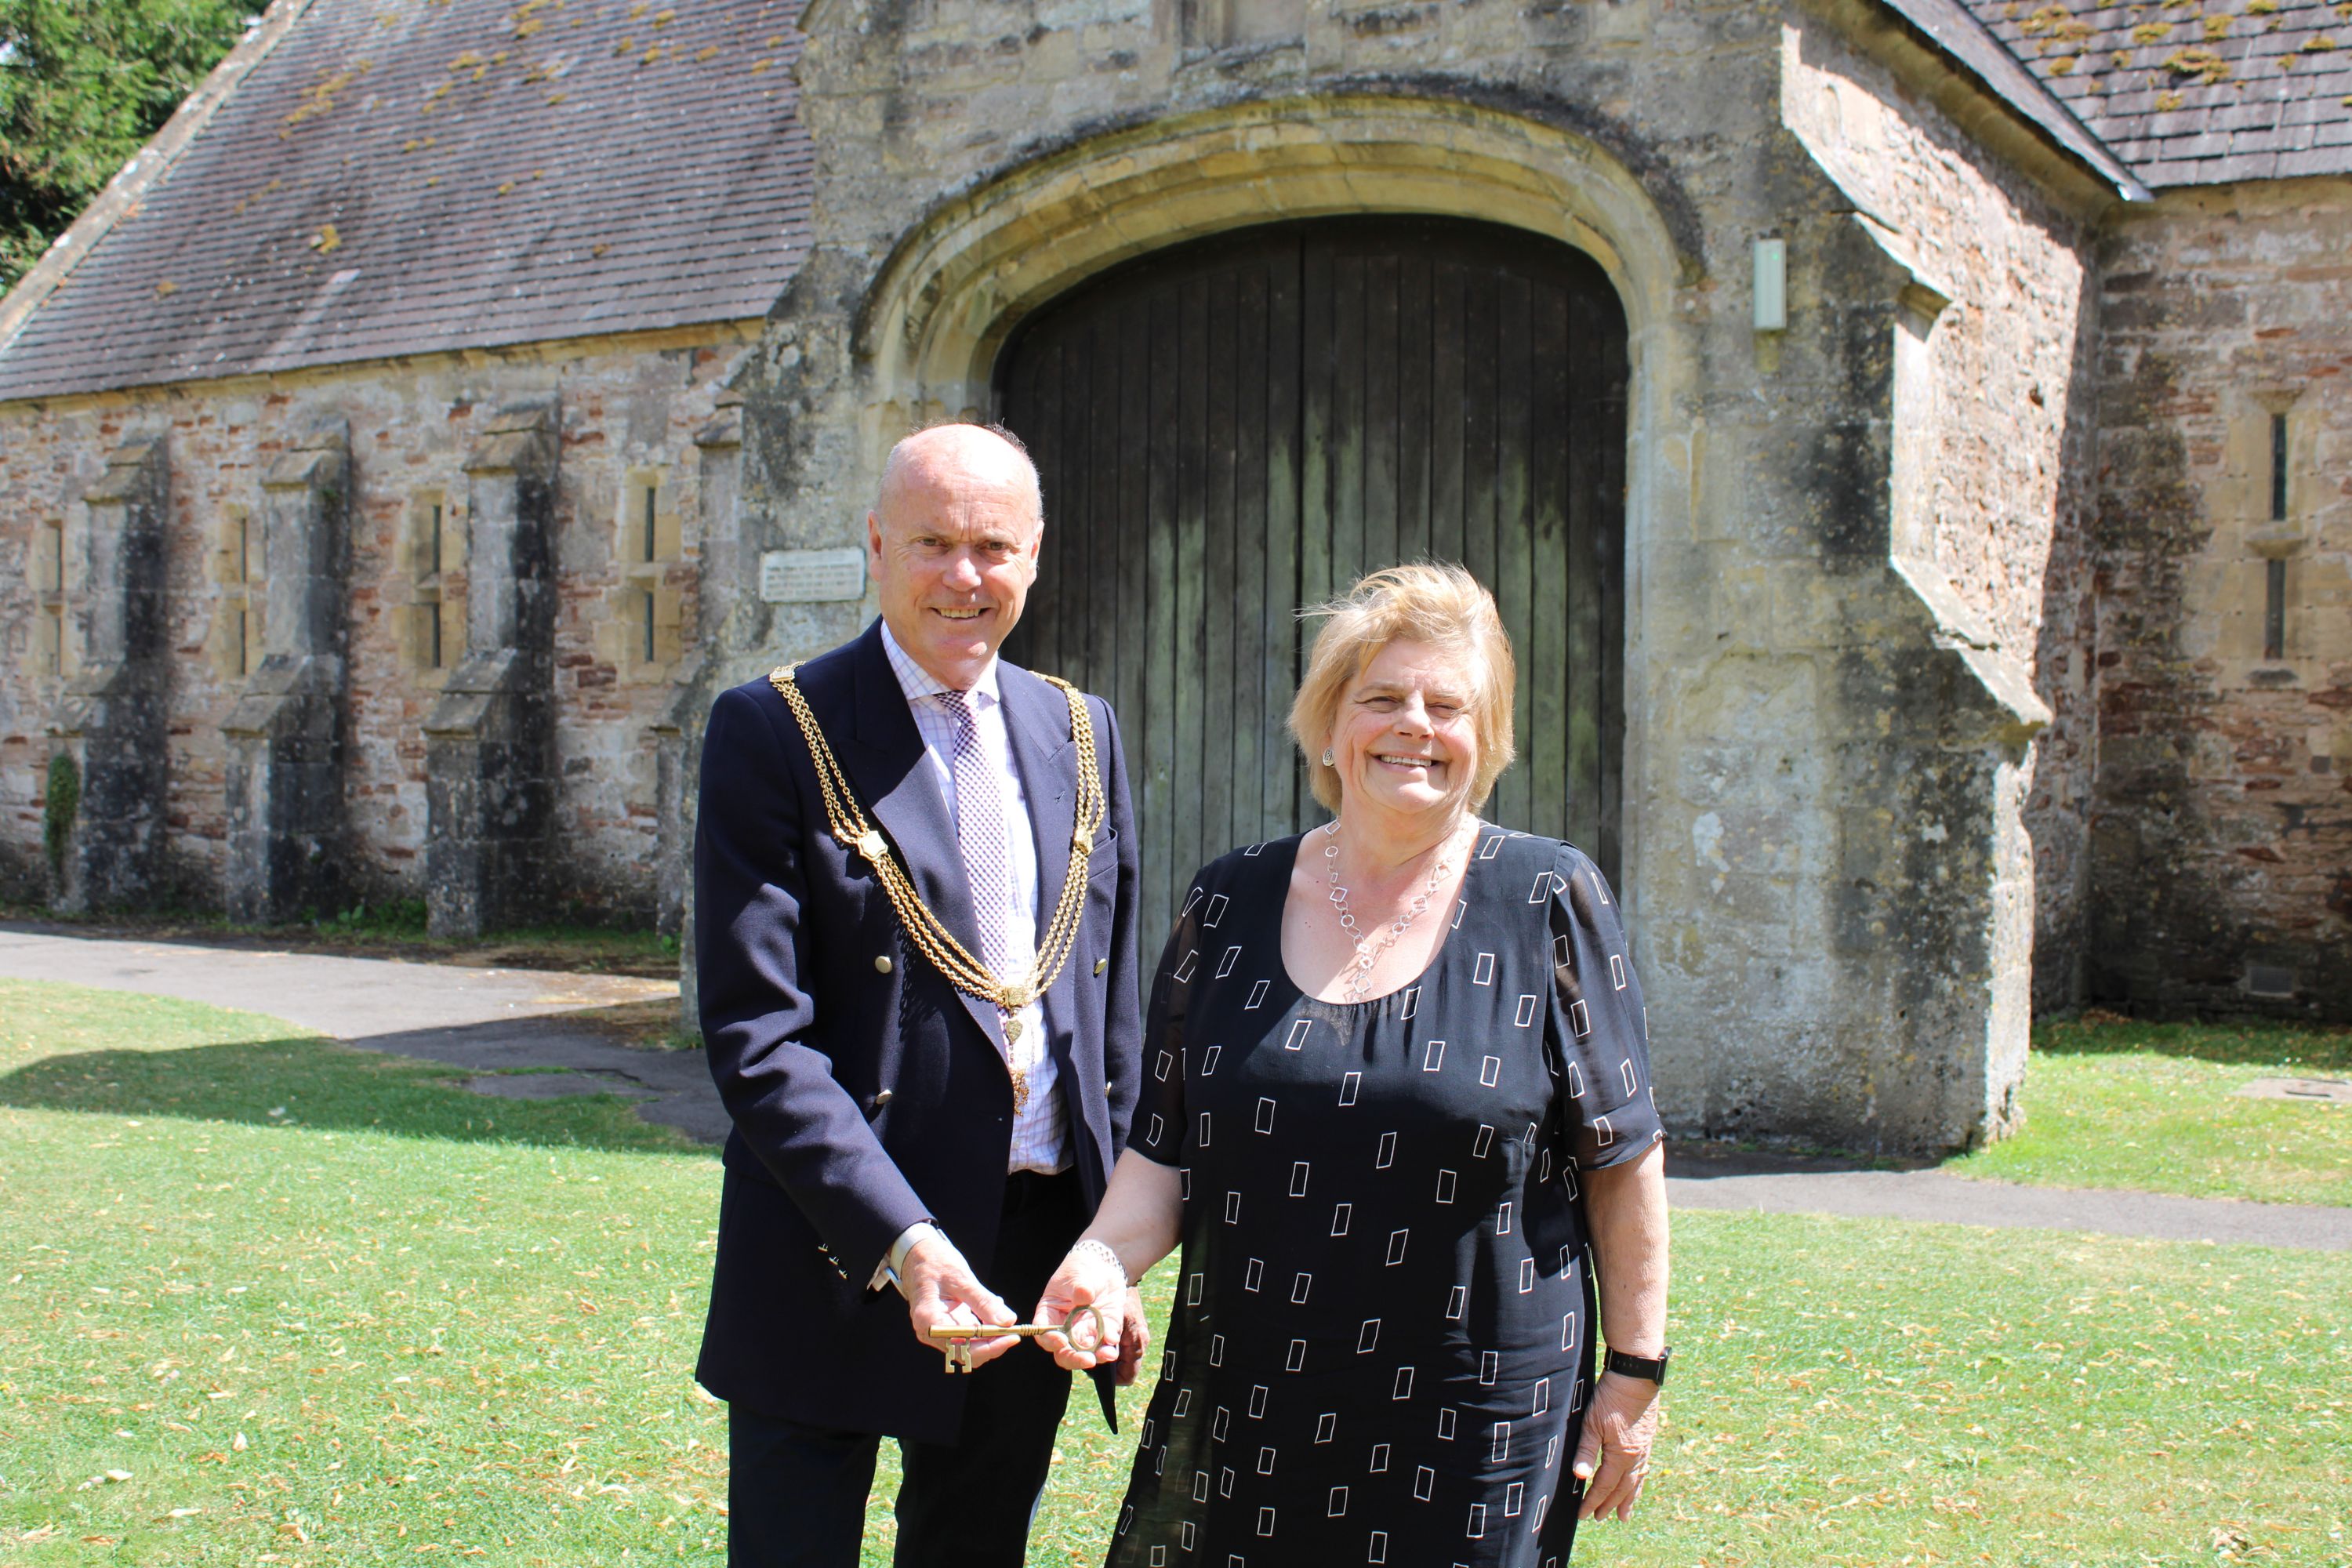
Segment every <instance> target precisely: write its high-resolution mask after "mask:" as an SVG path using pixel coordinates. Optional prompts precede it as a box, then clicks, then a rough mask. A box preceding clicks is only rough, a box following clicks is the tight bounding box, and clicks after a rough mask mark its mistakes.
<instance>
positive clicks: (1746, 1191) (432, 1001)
mask: <svg viewBox="0 0 2352 1568" xmlns="http://www.w3.org/2000/svg"><path fill="white" fill-rule="evenodd" d="M0 976H6V977H9V978H16V979H25V980H58V981H68V982H70V983H72V984H77V985H92V986H99V987H101V988H104V989H110V990H116V991H139V992H145V993H148V994H152V995H159V996H182V997H186V998H188V999H190V1000H193V1001H198V1002H210V1003H213V1004H215V1005H219V1006H224V1007H242V1008H247V1009H249V1010H251V1011H253V1012H257V1013H267V1014H269V1015H271V1016H275V1017H279V1018H284V1019H286V1020H288V1021H289V1022H290V1023H294V1024H299V1025H300V1026H302V1027H304V1028H307V1029H315V1030H317V1031H318V1032H319V1033H320V1034H324V1035H331V1036H333V1037H335V1038H337V1039H340V1040H343V1041H346V1042H348V1043H349V1044H352V1045H354V1046H360V1047H365V1048H367V1049H369V1050H377V1051H390V1052H394V1053H396V1054H398V1055H402V1056H409V1057H418V1058H424V1059H425V1060H428V1061H437V1062H446V1063H447V1064H449V1065H451V1066H453V1067H460V1068H472V1069H474V1071H475V1072H476V1074H477V1075H478V1076H476V1077H472V1078H469V1079H467V1080H466V1081H467V1087H469V1088H472V1089H477V1090H478V1091H480V1092H484V1093H495V1094H501V1095H529V1096H531V1097H533V1098H542V1097H553V1096H556V1095H562V1094H583V1093H593V1092H595V1091H597V1090H604V1091H608V1092H616V1093H623V1094H628V1095H632V1096H634V1097H635V1098H636V1100H637V1101H638V1107H637V1109H638V1113H639V1114H640V1115H643V1116H644V1117H646V1119H647V1120H648V1121H659V1122H665V1123H667V1124H668V1125H670V1126H673V1127H677V1128H681V1129H683V1130H684V1131H687V1132H688V1133H689V1134H690V1135H692V1136H694V1137H696V1138H698V1139H701V1140H703V1141H704V1142H719V1140H721V1139H723V1138H725V1137H726V1135H727V1125H728V1124H727V1113H726V1111H725V1110H723V1109H722V1108H721V1107H720V1106H719V1097H718V1093H717V1091H716V1090H715V1089H713V1088H712V1087H711V1083H710V1076H709V1072H708V1071H707V1070H706V1069H705V1068H704V1066H703V1061H702V1056H701V1053H699V1052H698V1051H667V1050H648V1049H643V1048H640V1047H632V1046H627V1045H623V1044H620V1043H619V1042H617V1041H615V1040H614V1038H613V1037H611V1036H610V1034H609V1033H607V1032H604V1031H602V1030H599V1029H598V1028H596V1027H595V1026H593V1024H591V1023H589V1022H586V1021H585V1020H583V1017H582V1016H581V1015H583V1014H588V1013H593V1011H594V1010H595V1009H598V1008H603V1007H612V1006H616V1005H624V1004H628V1003H643V1002H647V1001H655V1000H659V999H662V998H666V997H675V996H676V995H677V984H675V983H674V982H670V981H661V980H642V979H634V978H630V977H626V976H618V975H593V974H565V973H551V972H547V971H541V970H519V969H466V968H460V967H457V966H454V965H448V964H434V963H396V962H392V961H388V960H384V959H376V958H339V957H333V956H331V955H327V954H321V953H305V952H274V951H268V950H265V949H258V948H249V947H241V946H214V945H208V944H201V943H195V942H129V941H112V940H101V939H92V938H88V937H72V936H58V935H55V934H52V933H48V932H45V931H32V930H28V929H26V928H24V927H21V926H10V925H0ZM520 1067H536V1068H548V1067H554V1068H565V1069H568V1070H566V1071H564V1072H562V1073H534V1074H530V1075H528V1076H522V1077H514V1078H500V1077H498V1076H496V1074H497V1073H498V1071H499V1069H500V1068H520ZM1668 1169H1669V1171H1671V1172H1672V1174H1671V1175H1669V1177H1668V1178H1667V1181H1666V1188H1667V1192H1668V1195H1669V1197H1670V1199H1671V1201H1672V1202H1673V1204H1674V1205H1675V1207H1677V1208H1685V1209H1701V1208H1703V1209H1752V1210H1762V1211H1765V1212H1769V1213H1773V1214H1827V1215H1859V1216H1873V1217H1879V1218H1887V1219H1900V1220H1917V1221H1929V1222H1937V1223H1946V1224H1957V1225H1977V1226H1999V1227H2004V1228H2006V1227H2026V1228H2033V1229H2045V1230H2074V1231H2084V1232H2093V1233H2098V1234H2104V1235H2110V1236H2132V1237H2153V1238H2156V1239H2158V1240H2164V1241H2214V1242H2242V1243H2248V1244H2251V1245H2253V1246H2258V1247H2307V1248H2317V1249H2321V1250H2325V1251H2331V1252H2344V1251H2352V1209H2343V1208H2326V1207H2318V1206H2305V1205H2287V1204H2250V1203H2241V1202H2237V1201H2235V1200H2232V1199H2227V1198H2182V1197H2170V1196H2167V1195H2164V1194H2156V1193H2139V1192H2121V1191H2113V1190H2107V1189H2103V1188H2070V1187H2030V1186H2023V1185H2020V1184H2014V1183H2009V1182H1979V1181H1970V1180H1969V1179H1968V1178H1966V1177H1962V1176H1953V1175H1948V1174H1946V1173H1943V1172H1940V1171H1934V1170H1916V1171H1889V1170H1873V1169H1868V1168H1865V1167H1862V1166H1859V1165H1855V1164H1853V1163H1844V1162H1839V1161H1833V1160H1800V1159H1793V1158H1789V1157H1784V1156H1780V1155H1766V1154H1753V1153H1745V1152H1728V1151H1724V1150H1719V1149H1716V1148H1714V1147H1712V1146H1709V1145H1705V1144H1690V1143H1683V1144H1678V1145H1675V1147H1674V1148H1673V1149H1672V1150H1671V1151H1670V1153H1669V1160H1668Z"/></svg>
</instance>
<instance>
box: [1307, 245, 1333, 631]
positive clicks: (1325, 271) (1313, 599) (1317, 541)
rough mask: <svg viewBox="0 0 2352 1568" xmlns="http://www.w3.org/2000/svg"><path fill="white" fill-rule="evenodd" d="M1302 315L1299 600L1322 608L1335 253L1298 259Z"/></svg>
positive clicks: (1328, 576) (1321, 251)
mask: <svg viewBox="0 0 2352 1568" xmlns="http://www.w3.org/2000/svg"><path fill="white" fill-rule="evenodd" d="M1299 266H1300V272H1301V282H1300V286H1299V290H1298V310H1299V316H1300V323H1301V334H1302V344H1303V351H1302V352H1303V356H1304V357H1303V361H1302V363H1301V367H1300V374H1299V394H1300V400H1301V407H1300V413H1299V429H1300V437H1299V453H1298V468H1299V475H1300V484H1299V499H1298V550H1299V584H1298V591H1299V598H1300V601H1301V603H1302V604H1306V605H1319V604H1321V603H1322V602H1323V601H1324V600H1326V599H1328V598H1329V597H1330V596H1331V594H1332V577H1333V575H1334V568H1333V565H1332V561H1331V506H1332V500H1331V494H1332V486H1333V474H1332V463H1333V458H1332V452H1331V441H1332V426H1333V419H1334V414H1333V408H1332V382H1333V380H1334V378H1335V377H1336V375H1337V374H1338V363H1337V360H1336V357H1335V356H1336V355H1337V353H1338V344H1337V341H1336V340H1337V337H1338V333H1337V331H1336V324H1335V322H1334V321H1333V319H1332V314H1331V250H1330V247H1328V245H1321V244H1317V243H1314V242H1312V241H1309V242H1307V243H1306V244H1304V245H1303V246H1302V247H1301V253H1300V258H1299Z"/></svg>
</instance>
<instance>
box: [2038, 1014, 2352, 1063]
mask: <svg viewBox="0 0 2352 1568" xmlns="http://www.w3.org/2000/svg"><path fill="white" fill-rule="evenodd" d="M2033 1048H2034V1049H2035V1050H2036V1051H2041V1052H2046V1053H2048V1054H2049V1055H2052V1056H2074V1057H2105V1056H2126V1055H2147V1056H2158V1057H2181V1058H2189V1059H2192V1060H2196V1061H2203V1062H2219V1063H2221V1064H2222V1065H2224V1066H2229V1067H2275V1068H2287V1069H2292V1070H2293V1071H2294V1073H2297V1074H2301V1075H2305V1076H2334V1075H2338V1074H2344V1073H2352V1028H2347V1027H2343V1026H2326V1025H2321V1026H2305V1025H2298V1024H2266V1023H2230V1024H2152V1023H2145V1022H2142V1021H2141V1020H2139V1019H2137V1018H2125V1017H2119V1016H2116V1015H2115V1014H2113V1013H2102V1012H2096V1011H2094V1012H2090V1013H2086V1014H2084V1016H2082V1017H2080V1018H2067V1019H2058V1020H2054V1021H2053V1022H2049V1023H2044V1024H2040V1025H2037V1026H2035V1027H2034V1030H2033Z"/></svg>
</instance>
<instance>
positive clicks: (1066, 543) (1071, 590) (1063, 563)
mask: <svg viewBox="0 0 2352 1568" xmlns="http://www.w3.org/2000/svg"><path fill="white" fill-rule="evenodd" d="M1093 342H1094V330H1093V321H1092V319H1091V318H1087V319H1083V320H1080V321H1073V322H1071V323H1070V324H1069V325H1068V326H1066V327H1065V328H1064V329H1063V331H1062V431H1061V438H1060V439H1059V440H1058V441H1056V442H1055V470H1056V472H1058V474H1059V475H1060V477H1061V481H1062V500H1061V503H1060V510H1061V515H1062V520H1063V525H1062V526H1061V527H1060V528H1058V529H1054V530H1051V531H1052V532H1055V533H1058V534H1059V535H1061V541H1062V548H1061V551H1060V553H1059V555H1058V556H1057V557H1056V560H1055V577H1056V581H1055V595H1054V596H1055V600H1056V601H1057V602H1058V603H1059V605H1060V606H1061V615H1060V616H1059V617H1057V618H1058V621H1059V627H1058V630H1059V634H1060V642H1061V649H1060V652H1061V663H1060V664H1058V665H1056V666H1055V667H1053V668H1052V669H1051V671H1050V673H1052V674H1055V675H1058V676H1060V677H1061V678H1062V679H1065V680H1075V681H1076V682H1077V683H1078V684H1079V685H1080V686H1081V687H1084V688H1087V689H1092V686H1093V682H1094V650H1093V649H1092V648H1091V647H1088V646H1087V628H1088V626H1089V625H1090V624H1091V622H1092V621H1093V618H1094V616H1093V603H1094V597H1095V592H1096V589H1095V582H1096V578H1095V570H1094V546H1095V536H1096V532H1097V530H1096V528H1095V519H1094V510H1095V508H1094V465H1093V464H1092V463H1091V462H1089V461H1088V460H1087V458H1088V455H1089V452H1090V450H1091V447H1092V441H1091V438H1090V427H1091V426H1092V424H1093V416H1094V393H1093V382H1094V354H1093V352H1092V348H1093ZM1047 515H1048V516H1051V515H1052V509H1050V508H1049V509H1048V511H1047Z"/></svg>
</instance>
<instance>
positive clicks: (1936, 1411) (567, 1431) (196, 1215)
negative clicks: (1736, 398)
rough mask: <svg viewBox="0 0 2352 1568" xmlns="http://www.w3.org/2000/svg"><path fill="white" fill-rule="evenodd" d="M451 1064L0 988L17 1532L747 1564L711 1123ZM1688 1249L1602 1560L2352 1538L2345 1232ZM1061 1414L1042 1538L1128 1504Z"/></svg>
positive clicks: (3, 1245) (2136, 1560)
mask: <svg viewBox="0 0 2352 1568" xmlns="http://www.w3.org/2000/svg"><path fill="white" fill-rule="evenodd" d="M442 1072H443V1069H439V1068H432V1067H428V1066H422V1065H418V1064H412V1063H407V1062H404V1061H400V1060H395V1059H392V1058H382V1057H374V1056H370V1055H367V1054H365V1053H361V1052H356V1051H352V1050H349V1049H346V1048H344V1047H338V1046H334V1045H332V1044H330V1043H327V1042H323V1041H317V1040H302V1039H299V1037H296V1035H295V1033H294V1031H292V1030H291V1029H290V1028H289V1026H285V1025H282V1024H278V1023H275V1022H274V1021H272V1020H268V1019H265V1018H260V1017H257V1016H252V1015H240V1014H235V1013H228V1012H224V1011H222V1010H220V1009H216V1008H209V1007H202V1006H196V1005H189V1004H183V1003H177V1002H171V1001H166V1000H161V999H157V998H151V997H142V996H130V995H122V994H107V993H100V992H93V991H82V990H77V989H74V988H70V987H65V986H57V985H43V984H26V983H12V982H0V1563H7V1564H9V1565H10V1568H16V1564H25V1565H27V1568H44V1565H47V1564H68V1563H70V1564H82V1563H107V1564H112V1563H140V1564H174V1565H178V1564H222V1565H230V1564H234V1565H236V1568H246V1565H247V1564H256V1563H285V1564H343V1563H392V1562H401V1563H413V1562H419V1561H425V1562H430V1561H435V1560H440V1559H451V1560H454V1559H460V1558H467V1559H476V1560H479V1561H483V1562H487V1563H516V1564H549V1565H552V1568H573V1565H575V1564H596V1563H640V1562H654V1561H668V1560H684V1561H697V1562H702V1563H718V1562H719V1561H720V1560H721V1550H720V1542H722V1540H723V1536H724V1529H725V1521H724V1520H723V1518H722V1517H721V1516H720V1515H719V1512H718V1511H717V1505H718V1504H719V1503H720V1502H722V1501H723V1500H724V1498H725V1452H724V1450H725V1424H724V1419H723V1412H722V1411H721V1410H720V1409H719V1407H717V1406H715V1405H710V1404H709V1403H708V1402H707V1401H706V1400H704V1399H703V1398H701V1397H700V1396H699V1395H698V1393H697V1391H696V1390H695V1388H694V1387H693V1384H692V1383H691V1381H690V1370H691V1367H692V1364H693V1358H694V1352H695V1346H696V1343H697V1341H698V1335H699V1331H700V1326H701V1316H702V1304H703V1299H704V1290H705V1287H706V1283H707V1279H708V1270H709V1253H710V1247H711V1240H712V1226H713V1223H714V1221H715V1219H716V1215H717V1200H718V1182H719V1172H718V1167H717V1164H716V1163H715V1161H713V1160H712V1159H711V1158H710V1156H709V1153H708V1152H706V1151H701V1150H696V1149H688V1148H686V1147H683V1146H682V1145H680V1144H678V1143H677V1142H675V1141H674V1140H673V1138H672V1137H671V1135H670V1134H669V1133H667V1131H659V1130H655V1129H650V1128H646V1127H645V1126H643V1125H641V1124H640V1123H639V1122H637V1121H636V1120H635V1117H634V1116H633V1115H632V1114H631V1112H630V1111H629V1110H628V1109H627V1108H626V1107H625V1105H623V1104H622V1103H620V1102H618V1101H616V1100H611V1099H606V1098H602V1097H599V1098H595V1099H587V1100H559V1101H550V1102H520V1101H508V1100H480V1099H478V1098H476V1097H474V1096H471V1095H467V1094H465V1093H464V1092H462V1091H460V1090H457V1089H453V1088H449V1087H446V1082H445V1081H444V1079H443V1077H442V1076H441V1075H442ZM1675 1269H1676V1278H1675V1342H1676V1345H1677V1359H1676V1363H1675V1384H1674V1387H1673V1389H1672V1390H1671V1400H1670V1404H1669V1415H1668V1422H1667V1426H1666V1428H1665V1431H1664V1436H1663V1438H1662V1440H1661V1444H1660V1448H1659V1454H1658V1461H1657V1464H1656V1467H1655V1470H1654V1480H1653V1483H1652V1490H1651V1493H1650V1496H1649V1499H1648V1500H1647V1501H1646V1503H1645V1504H1644V1510H1643V1515H1642V1516H1641V1517H1640V1518H1639V1519H1638V1520H1637V1521H1636V1522H1635V1523H1634V1524H1633V1525H1631V1526H1618V1525H1612V1526H1609V1527H1606V1528H1595V1529H1592V1530H1591V1532H1590V1533H1589V1534H1588V1535H1587V1537H1586V1539H1585V1542H1584V1543H1583V1548H1582V1550H1581V1551H1580V1553H1579V1555H1578V1562H1579V1563H1641V1564H1656V1565H1659V1568H1668V1565H1673V1568H1688V1565H1691V1564H1698V1563H1705V1564H1708V1565H1710V1568H1730V1565H1736V1564H1747V1563H1791V1564H1800V1563H1801V1564H1822V1563H1841V1564H1856V1565H1862V1564H1868V1565H1872V1568H1876V1565H1879V1564H1895V1563H1918V1564H1927V1563H1997V1564H2018V1565H2023V1568H2032V1565H2048V1568H2062V1565H2063V1568H2074V1565H2078V1564H2100V1565H2105V1564H2115V1565H2118V1568H2122V1565H2127V1564H2128V1565H2134V1568H2137V1565H2142V1564H2150V1563H2161V1564H2190V1563H2197V1564H2210V1563H2241V1562H2242V1563H2254V1562H2260V1563H2307V1564H2314V1565H2318V1568H2344V1565H2345V1564H2346V1563H2352V1336H2347V1321H2346V1320H2347V1311H2346V1303H2347V1300H2352V1258H2344V1257H2341V1256H2329V1255H2321V1254H2302V1253H2281V1252H2265V1251H2261V1250H2258V1249H2252V1248H2234V1247H2195V1246H2180V1245H2172V1244H2160V1243H2149V1242H2134V1241H2119V1240H2109V1239H2100V1238H2083V1237H2053V1236H2049V1235H2042V1234H2038V1233H2030V1232H2002V1233H1991V1232H1986V1231H1979V1230H1970V1229H1963V1228H1959V1227H1953V1226H1899V1225H1895V1224H1889V1223H1879V1222H1862V1221H1841V1220H1826V1219H1810V1218H1792V1217H1787V1216H1777V1215H1716V1214H1686V1215H1681V1216H1679V1217H1678V1219H1677V1221H1676V1232H1675ZM1166 1273H1167V1271H1166V1270H1162V1272H1161V1275H1160V1278H1162V1279H1164V1278H1165V1276H1166ZM1160 1300H1161V1307H1162V1310H1164V1307H1165V1299H1164V1296H1163V1297H1161V1299H1160ZM815 1353H822V1352H821V1351H819V1352H815ZM1024 1353H1026V1352H1024ZM1134 1393H1135V1394H1136V1395H1137V1396H1139V1395H1140V1394H1141V1393H1142V1391H1141V1390H1137V1391H1134ZM1135 1408H1136V1401H1135V1400H1131V1401H1130V1415H1133V1414H1134V1413H1135ZM1073 1412H1074V1414H1073V1417H1072V1419H1071V1421H1070V1423H1069V1424H1068V1425H1067V1426H1066V1427H1065V1429H1064V1434H1063V1442H1062V1446H1061V1451H1062V1463H1061V1465H1060V1466H1059V1468H1057V1470H1056V1472H1055V1474H1056V1480H1055V1486H1054V1488H1053V1489H1052V1491H1051V1492H1050V1493H1049V1495H1048V1499H1047V1503H1046V1507H1045V1513H1044V1516H1043V1518H1042V1520H1041V1527H1040V1529H1039V1531H1038V1534H1037V1539H1036V1547H1035V1551H1034V1552H1033V1555H1032V1562H1033V1563H1053V1564H1061V1563H1095V1562H1098V1561H1099V1560H1100V1552H1101V1543H1102V1542H1103V1540H1104V1536H1105V1531H1106V1530H1107V1528H1108V1521H1109V1519H1110V1518H1111V1517H1112V1515H1113V1514H1114V1513H1115V1511H1116V1508H1117V1500H1118V1491H1119V1488H1120V1485H1121V1483H1122V1481H1123V1479H1124V1475H1125V1468H1126V1458H1127V1456H1126V1449H1125V1444H1126V1443H1129V1442H1131V1441H1132V1440H1133V1432H1134V1423H1133V1421H1132V1420H1131V1419H1130V1420H1129V1422H1128V1423H1127V1431H1128V1436H1127V1437H1125V1438H1124V1439H1117V1438H1112V1437H1110V1436H1108V1434H1106V1433H1104V1432H1103V1431H1102V1430H1101V1429H1100V1423H1099V1421H1098V1420H1096V1419H1093V1418H1091V1417H1089V1416H1088V1415H1086V1413H1085V1412H1084V1411H1083V1409H1081V1407H1080V1402H1077V1401H1074V1402H1073ZM886 1468H887V1467H886ZM886 1489H887V1488H886ZM873 1517H874V1522H873V1527H872V1529H871V1530H870V1531H869V1540H870V1548H869V1552H868V1553H867V1560H868V1562H869V1563H885V1562H887V1555H888V1544H887V1542H888V1516H887V1507H884V1506H877V1509H876V1510H875V1513H874V1516H873ZM1286 1568H1287V1565H1286Z"/></svg>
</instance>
